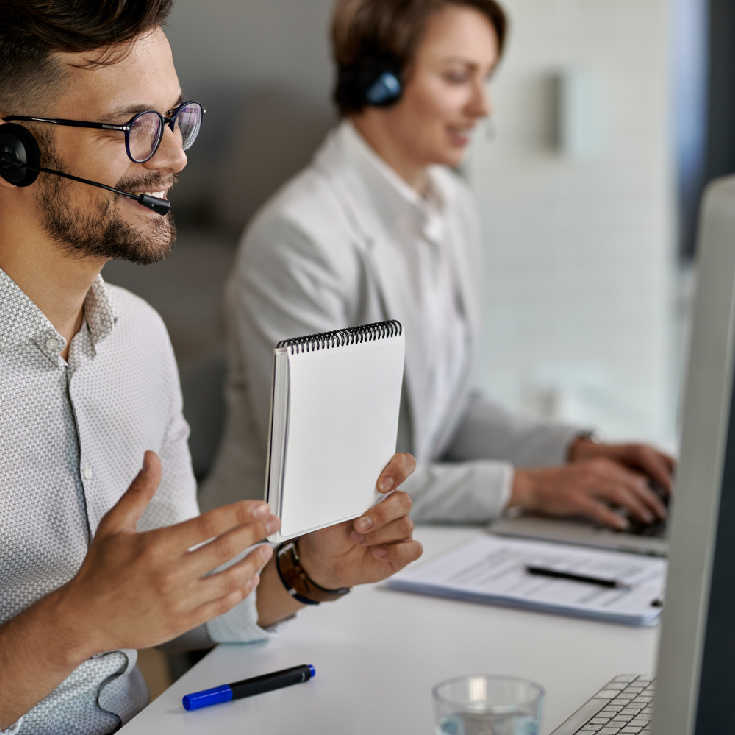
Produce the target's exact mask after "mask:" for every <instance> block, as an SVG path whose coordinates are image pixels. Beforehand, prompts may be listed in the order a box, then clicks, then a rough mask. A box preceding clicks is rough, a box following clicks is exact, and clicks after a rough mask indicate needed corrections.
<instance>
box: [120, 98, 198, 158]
mask: <svg viewBox="0 0 735 735" xmlns="http://www.w3.org/2000/svg"><path fill="white" fill-rule="evenodd" d="M201 122H202V108H201V106H200V105H199V104H197V103H190V104H187V105H184V106H183V107H181V108H180V109H179V110H178V113H177V115H176V122H175V123H174V133H175V134H176V135H177V136H180V139H181V147H182V148H183V149H184V150H188V149H189V148H191V146H192V145H193V143H194V141H195V140H196V137H197V135H198V134H199V128H200V126H201ZM163 124H164V123H163V120H162V118H161V117H160V115H158V114H157V113H155V112H144V113H142V114H141V115H138V116H137V117H136V118H135V120H134V121H133V124H132V126H131V128H130V133H129V138H128V140H129V147H130V156H131V158H133V160H135V161H138V162H141V163H142V162H143V161H147V160H148V159H149V158H151V156H153V154H154V153H155V152H156V149H157V148H158V144H159V143H160V140H161V137H162V135H163Z"/></svg>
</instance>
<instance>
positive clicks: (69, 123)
mask: <svg viewBox="0 0 735 735" xmlns="http://www.w3.org/2000/svg"><path fill="white" fill-rule="evenodd" d="M186 105H199V108H200V109H201V111H202V117H201V118H200V121H199V124H200V127H201V120H202V119H203V118H204V114H205V113H206V112H207V111H206V110H205V109H204V105H202V103H201V102H197V101H196V100H187V101H186V102H181V103H179V104H178V105H177V106H176V107H175V108H174V111H173V113H172V114H171V115H170V116H168V117H167V116H166V115H162V114H161V113H160V112H158V110H143V111H142V112H138V113H136V114H135V115H133V117H131V118H130V120H128V121H127V122H126V123H125V124H124V125H112V124H109V123H99V122H88V121H86V120H67V119H66V118H63V117H31V116H28V115H8V116H7V117H4V118H3V120H5V122H11V121H16V120H19V121H21V122H40V123H51V124H52V125H61V126H63V127H69V128H94V129H96V130H119V131H121V132H124V133H125V152H126V153H127V154H128V158H129V159H130V160H131V161H132V162H133V163H145V162H146V161H150V160H151V158H153V156H155V155H156V153H157V152H158V148H159V146H160V145H161V141H162V140H163V129H164V127H165V126H166V125H168V126H169V129H170V130H171V132H172V133H173V131H174V125H175V124H176V118H177V117H178V116H179V113H180V112H181V110H182V109H183V108H184V107H186ZM151 112H152V113H154V114H155V115H158V118H159V120H160V121H161V123H162V124H161V128H160V130H161V132H160V134H159V136H158V140H157V141H156V143H155V145H154V146H153V151H152V152H151V154H150V156H148V157H147V158H144V159H143V160H142V161H137V160H136V159H135V158H133V156H132V155H131V153H130V131H131V130H132V129H133V123H134V122H135V121H136V119H137V118H139V117H141V115H148V114H149V113H151ZM198 136H199V131H197V137H198ZM194 140H196V138H194ZM193 144H194V141H192V142H191V145H193ZM191 145H189V147H188V148H184V150H189V148H191Z"/></svg>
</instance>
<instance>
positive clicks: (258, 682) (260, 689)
mask: <svg viewBox="0 0 735 735" xmlns="http://www.w3.org/2000/svg"><path fill="white" fill-rule="evenodd" d="M315 675H316V670H315V669H314V667H313V666H312V665H311V664H301V666H292V667H291V668H290V669H282V670H281V671H274V672H273V673H271V674H261V675H260V676H254V677H253V678H252V679H243V680H242V681H236V682H234V683H232V684H223V685H222V686H218V687H215V688H214V689H205V690H204V691H201V692H194V693H193V694H186V695H185V696H184V698H183V699H182V700H181V703H182V704H183V705H184V709H188V710H192V709H201V708H202V707H209V706H210V705H213V704H220V703H222V702H230V701H232V700H233V699H244V698H245V697H252V696H253V695H255V694H263V693H265V692H272V691H274V690H275V689H283V687H290V686H291V685H292V684H301V682H302V681H309V679H311V678H312V677H313V676H315Z"/></svg>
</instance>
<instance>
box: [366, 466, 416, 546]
mask: <svg viewBox="0 0 735 735" xmlns="http://www.w3.org/2000/svg"><path fill="white" fill-rule="evenodd" d="M409 456H410V455H409ZM409 510H411V496H410V495H408V494H407V493H404V492H397V493H393V495H391V496H390V497H388V498H386V499H385V500H383V501H382V502H380V503H378V504H377V505H374V506H373V507H372V508H370V510H368V511H367V512H366V513H365V514H364V515H363V516H362V517H360V518H358V519H357V520H356V521H355V531H357V532H358V533H360V534H366V533H368V532H370V531H377V530H378V529H379V528H382V527H383V526H385V525H386V524H388V523H390V522H391V521H395V520H396V519H398V518H401V517H402V516H407V515H408V512H409Z"/></svg>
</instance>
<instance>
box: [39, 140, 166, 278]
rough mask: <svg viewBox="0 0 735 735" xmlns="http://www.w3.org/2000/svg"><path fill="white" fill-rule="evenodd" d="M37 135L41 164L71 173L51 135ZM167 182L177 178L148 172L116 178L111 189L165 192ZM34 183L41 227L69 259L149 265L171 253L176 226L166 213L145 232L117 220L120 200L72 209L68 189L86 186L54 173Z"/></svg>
mask: <svg viewBox="0 0 735 735" xmlns="http://www.w3.org/2000/svg"><path fill="white" fill-rule="evenodd" d="M37 137H39V138H41V141H40V142H41V150H42V151H43V159H44V160H43V161H42V165H43V166H44V167H45V168H52V169H55V170H56V171H62V172H64V173H71V172H70V171H66V169H65V168H64V166H63V164H62V162H61V160H60V159H59V156H58V153H57V151H56V148H55V146H54V142H53V139H52V138H51V136H50V135H44V134H41V135H38V134H37ZM172 178H173V180H174V181H175V180H176V176H173V177H171V176H168V177H164V176H161V175H159V174H154V173H152V174H149V175H146V176H140V177H135V178H127V179H120V181H118V182H117V184H116V185H115V188H116V189H122V190H123V191H131V190H138V191H140V190H145V191H161V190H162V189H164V188H167V185H168V184H170V183H171V179H172ZM164 182H166V184H165V185H164ZM39 185H40V190H39V206H40V208H41V212H42V215H43V224H44V228H45V229H46V232H47V233H48V235H49V236H50V237H51V238H52V239H53V240H54V241H55V242H56V243H57V244H58V245H60V246H61V247H62V249H63V250H64V251H65V252H66V253H68V254H69V255H71V256H72V257H77V258H80V259H81V258H104V259H107V260H110V259H115V260H129V261H130V262H132V263H137V264H138V265H150V264H152V263H157V262H158V261H160V260H163V259H164V258H165V257H166V256H167V255H168V254H169V253H170V252H171V245H172V244H173V242H174V240H175V239H176V225H175V224H174V221H173V217H172V215H171V214H169V215H168V216H166V217H157V218H156V219H155V220H153V221H150V223H149V224H148V225H147V226H146V227H145V230H143V229H142V228H141V230H138V229H136V228H135V227H133V226H132V225H130V224H128V222H126V221H125V219H124V218H123V217H122V215H121V213H120V199H122V197H120V196H115V197H114V198H113V199H111V200H109V199H105V200H100V201H99V203H97V204H90V205H87V206H85V207H83V208H80V207H78V206H77V207H73V206H72V197H71V195H70V189H71V187H74V186H88V185H85V184H79V183H77V182H72V181H68V180H66V179H63V178H61V177H57V176H53V174H41V178H40V179H39Z"/></svg>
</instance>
